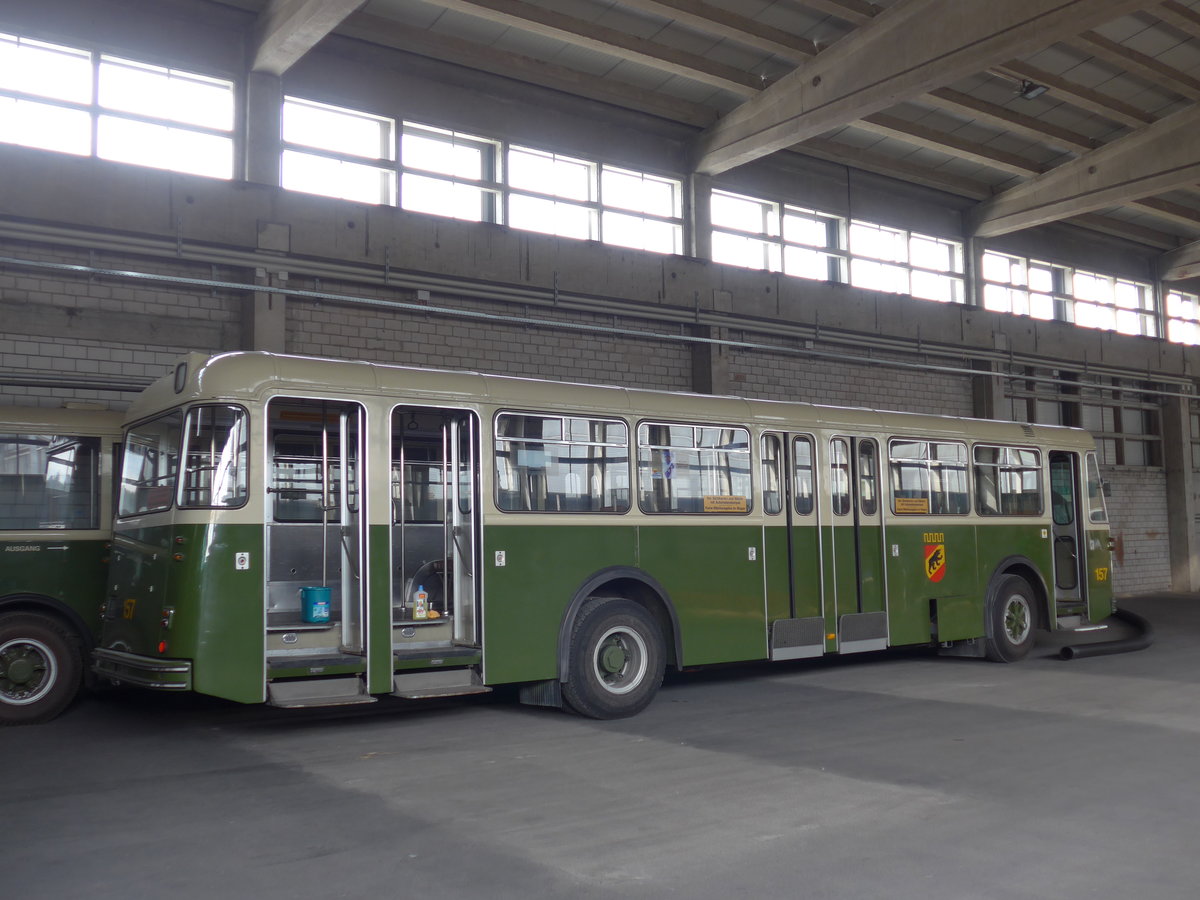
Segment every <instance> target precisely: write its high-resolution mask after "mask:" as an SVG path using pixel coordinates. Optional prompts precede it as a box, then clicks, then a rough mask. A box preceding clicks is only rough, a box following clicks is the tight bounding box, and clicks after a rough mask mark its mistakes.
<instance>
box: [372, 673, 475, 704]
mask: <svg viewBox="0 0 1200 900" xmlns="http://www.w3.org/2000/svg"><path fill="white" fill-rule="evenodd" d="M392 687H393V688H394V690H393V691H392V696H393V697H403V698H404V699H406V700H425V699H428V698H430V697H458V696H462V695H464V694H487V693H490V692H491V690H492V689H491V688H490V687H488V686H487V685H485V684H483V683H481V682H480V680H479V675H478V673H476V672H475V671H474V670H473V669H439V670H438V671H436V672H408V673H405V674H402V675H396V676H395V677H394V678H393V679H392Z"/></svg>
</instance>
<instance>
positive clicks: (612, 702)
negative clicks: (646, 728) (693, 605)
mask: <svg viewBox="0 0 1200 900" xmlns="http://www.w3.org/2000/svg"><path fill="white" fill-rule="evenodd" d="M664 659H665V654H664V652H663V640H662V633H661V632H660V631H659V627H658V623H657V622H655V621H654V617H653V616H652V615H650V613H649V612H647V611H646V609H645V608H644V607H642V606H639V605H638V604H637V603H634V602H633V601H632V600H626V599H624V598H623V597H591V598H589V599H588V600H587V602H585V603H584V604H583V606H582V608H580V610H579V616H578V618H576V620H575V627H574V628H573V629H572V630H571V649H570V657H569V661H568V666H567V681H566V683H565V684H563V686H562V694H563V700H564V701H566V704H567V705H568V706H569V707H570V708H571V709H573V710H574V711H575V712H577V713H579V714H580V715H583V716H588V717H589V718H592V719H620V718H623V717H625V716H632V715H636V714H637V713H639V712H641V711H642V710H643V709H645V708H646V707H647V706H648V705H649V704H650V701H651V700H653V699H654V695H655V694H656V693H657V692H658V686H659V685H660V684H662V678H663V668H664V665H665V663H664Z"/></svg>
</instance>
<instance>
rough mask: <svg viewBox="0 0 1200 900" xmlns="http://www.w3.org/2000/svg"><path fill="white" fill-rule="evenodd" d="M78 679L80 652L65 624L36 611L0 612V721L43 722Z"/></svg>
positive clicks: (68, 698)
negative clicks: (2, 613) (0, 613)
mask: <svg viewBox="0 0 1200 900" xmlns="http://www.w3.org/2000/svg"><path fill="white" fill-rule="evenodd" d="M82 684H83V656H82V654H81V652H80V649H79V642H78V640H77V639H76V637H75V635H74V634H73V633H72V631H71V630H70V628H69V627H67V626H66V625H64V624H63V623H62V622H60V621H59V620H57V619H55V618H52V617H50V616H45V615H41V614H40V613H23V612H22V613H10V614H7V615H0V725H36V724H38V723H41V722H48V721H50V720H51V719H53V718H54V717H55V716H57V715H58V714H59V713H61V712H62V711H63V710H64V709H66V708H67V707H68V706H70V705H71V702H72V701H73V700H74V699H75V697H76V696H77V695H78V694H79V691H80V688H81V686H82Z"/></svg>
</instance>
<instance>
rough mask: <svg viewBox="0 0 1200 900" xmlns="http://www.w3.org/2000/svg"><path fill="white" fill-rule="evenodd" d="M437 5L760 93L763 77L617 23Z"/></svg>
mask: <svg viewBox="0 0 1200 900" xmlns="http://www.w3.org/2000/svg"><path fill="white" fill-rule="evenodd" d="M425 2H427V3H430V4H431V5H433V6H440V7H442V8H443V9H451V10H454V11H455V12H460V13H465V14H466V15H469V16H475V17H477V18H480V19H485V20H486V21H489V22H496V23H498V24H501V25H507V26H509V27H510V28H517V29H520V30H521V31H527V32H530V33H531V34H538V35H541V36H542V37H549V38H554V39H555V40H560V41H563V42H565V43H568V44H572V45H574V46H577V47H587V48H588V49H591V50H596V51H598V52H600V53H604V54H607V55H609V56H612V57H615V58H617V59H622V60H629V61H630V62H636V63H640V64H642V65H644V66H650V67H651V68H654V69H658V70H659V71H662V72H670V73H671V74H672V75H682V76H683V77H685V78H690V79H691V80H693V81H699V82H701V83H703V84H708V85H711V86H712V87H715V88H720V89H721V90H725V91H730V92H731V93H734V94H737V95H738V96H741V97H749V96H753V95H754V94H757V93H758V92H759V91H760V90H761V89H762V79H761V78H759V77H758V76H757V75H754V74H753V73H750V72H746V71H744V70H742V69H737V68H734V67H733V66H727V65H724V64H722V63H718V62H713V61H712V60H710V59H707V58H705V57H703V56H699V55H697V54H695V53H688V52H686V51H684V50H677V49H675V48H674V47H667V46H665V45H663V44H659V43H656V42H654V41H649V40H646V39H645V38H640V37H636V36H635V35H632V34H628V33H627V32H624V31H619V30H617V29H615V28H606V27H604V26H602V25H597V24H595V23H594V22H588V21H586V20H584V19H577V18H575V17H574V16H568V15H564V14H563V13H560V12H555V11H554V10H552V9H547V8H546V7H542V6H534V5H533V4H532V3H524V2H522V0H425Z"/></svg>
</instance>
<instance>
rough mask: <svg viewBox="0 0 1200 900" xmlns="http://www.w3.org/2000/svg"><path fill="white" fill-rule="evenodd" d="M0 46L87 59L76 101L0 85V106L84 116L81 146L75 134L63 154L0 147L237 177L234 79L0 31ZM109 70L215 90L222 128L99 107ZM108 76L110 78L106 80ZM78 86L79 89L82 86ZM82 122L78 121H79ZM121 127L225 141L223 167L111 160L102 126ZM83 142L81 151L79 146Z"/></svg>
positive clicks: (43, 145)
mask: <svg viewBox="0 0 1200 900" xmlns="http://www.w3.org/2000/svg"><path fill="white" fill-rule="evenodd" d="M0 42H3V43H5V44H10V45H12V46H13V47H14V48H15V52H18V53H19V52H20V48H21V47H23V46H28V47H35V48H40V49H43V50H46V51H49V52H53V53H59V54H61V55H63V56H71V57H75V58H77V59H79V60H84V59H86V60H87V68H88V72H89V75H88V84H87V86H86V99H85V97H84V94H85V91H83V90H80V91H78V92H77V97H76V98H71V97H63V96H54V95H52V94H49V93H44V92H37V91H30V90H24V89H21V88H19V87H14V86H5V85H0V101H4V100H11V101H13V104H14V107H15V106H16V105H17V104H32V105H34V106H36V107H43V108H45V109H57V110H63V111H68V112H75V113H78V114H81V115H84V116H87V120H88V128H87V135H86V141H84V140H81V139H80V138H83V135H82V133H81V134H80V135H77V136H76V138H77V140H79V143H78V146H77V147H76V148H75V149H65V148H64V147H62V146H50V145H48V144H47V143H46V142H42V143H35V142H32V141H3V143H11V144H14V145H16V146H24V147H31V148H34V149H41V150H49V151H51V152H57V153H69V154H71V155H74V156H84V157H89V158H92V159H103V160H106V161H110V162H115V163H118V164H120V165H133V166H140V167H142V168H153V169H159V170H162V171H168V172H177V173H180V174H185V175H195V176H197V177H202V178H215V179H218V180H222V181H231V180H233V178H234V177H235V175H236V174H237V172H236V165H235V158H234V154H235V151H236V147H237V141H238V128H237V121H236V119H237V102H238V101H237V90H238V84H237V82H236V81H235V80H233V79H230V78H224V77H221V76H218V75H209V74H206V73H203V72H193V71H188V70H184V69H179V68H176V67H174V66H172V65H169V64H159V63H152V62H148V61H145V60H137V59H130V58H128V57H126V56H119V55H117V54H112V53H104V52H101V51H99V50H95V49H86V48H83V47H72V46H68V45H66V44H58V43H54V42H50V41H41V40H37V39H34V38H30V37H26V36H24V35H20V34H14V33H11V32H7V31H6V32H0ZM114 69H126V70H142V71H146V72H151V73H154V74H156V75H159V76H163V77H165V78H166V79H167V80H168V81H170V80H172V79H181V80H185V81H190V82H196V83H206V84H209V85H211V86H213V87H216V88H220V89H221V90H223V91H225V92H226V93H227V94H228V122H227V125H226V126H224V127H218V126H215V125H209V124H203V123H198V122H190V121H186V120H184V119H180V118H172V117H170V116H167V115H161V114H154V113H152V112H147V111H145V110H140V111H139V110H136V109H133V110H130V109H122V108H120V107H117V106H113V105H110V104H107V103H106V102H104V100H103V99H102V98H103V95H104V91H105V86H106V79H105V75H106V72H108V71H111V70H114ZM111 77H112V76H110V78H111ZM82 86H83V85H82V83H81V87H82ZM81 121H82V120H81ZM109 122H113V123H125V124H132V125H135V126H136V125H142V126H149V127H152V128H156V129H164V130H165V131H164V136H166V137H167V138H169V137H170V135H171V133H172V132H177V131H178V132H185V133H189V134H194V135H203V136H207V137H210V138H215V139H217V140H219V141H222V142H225V145H226V150H227V154H226V156H225V158H224V160H223V162H227V166H225V167H224V168H223V172H221V173H216V172H212V171H197V170H196V169H194V168H184V167H182V166H179V165H172V164H171V163H172V161H173V160H174V159H175V158H176V157H175V156H173V155H171V154H168V155H166V156H165V157H164V158H162V159H158V158H157V157H154V158H155V160H156V161H155V162H146V161H143V160H140V159H136V160H135V159H125V158H122V157H121V156H119V155H111V154H110V153H109V152H105V148H104V141H105V136H104V134H103V131H104V126H105V124H106V123H109ZM85 142H86V145H87V149H86V150H84V149H83V146H84V143H85Z"/></svg>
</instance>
